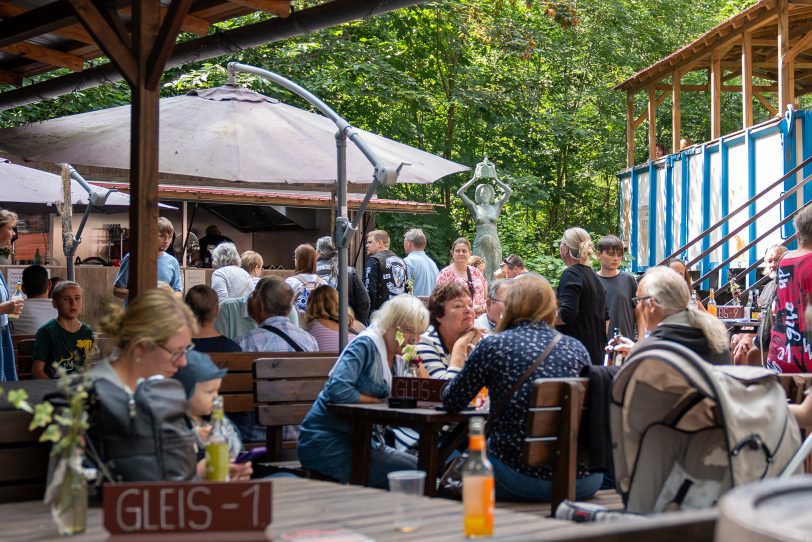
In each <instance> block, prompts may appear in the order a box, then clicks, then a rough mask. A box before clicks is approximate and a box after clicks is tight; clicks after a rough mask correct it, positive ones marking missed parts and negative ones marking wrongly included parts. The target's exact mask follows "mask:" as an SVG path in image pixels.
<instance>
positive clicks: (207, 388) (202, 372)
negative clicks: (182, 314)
mask: <svg viewBox="0 0 812 542" xmlns="http://www.w3.org/2000/svg"><path fill="white" fill-rule="evenodd" d="M186 359H187V363H186V366H185V367H182V368H180V369H179V370H178V372H177V373H175V375H174V376H173V378H176V379H177V380H179V381H180V382H181V384H183V388H184V389H185V390H186V397H187V399H189V418H191V420H192V424H193V426H194V430H195V435H196V436H197V440H198V447H199V448H200V450H203V449H204V448H205V444H206V440H207V439H208V437H209V433H210V432H211V424H210V423H208V421H207V419H208V417H209V416H210V415H211V412H212V403H213V401H214V398H215V397H216V396H217V393H218V392H219V391H220V386H221V385H222V383H223V377H224V376H225V375H226V373H227V372H228V370H227V369H220V368H219V367H218V366H217V365H215V364H214V362H213V361H212V359H211V357H210V356H209V355H207V354H204V353H202V352H196V351H195V350H191V351H190V352H189V353H188V354H187V355H186ZM223 422H224V424H223V430H224V432H225V434H226V440H227V441H228V450H229V455H230V456H231V458H232V462H231V466H230V468H229V471H230V473H229V475H230V476H229V477H230V479H231V480H248V479H250V478H251V474H252V469H251V462H250V461H248V462H245V463H234V462H233V458H235V457H237V455H238V454H239V453H240V452H241V451H242V441H241V440H240V436H239V433H238V432H237V428H236V427H235V426H234V424H233V423H231V421H230V420H229V419H228V418H225V419H224V420H223ZM198 470H199V469H198Z"/></svg>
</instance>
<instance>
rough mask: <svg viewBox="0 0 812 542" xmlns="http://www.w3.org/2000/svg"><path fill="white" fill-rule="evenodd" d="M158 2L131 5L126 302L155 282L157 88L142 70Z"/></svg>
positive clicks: (154, 32) (157, 21) (152, 37)
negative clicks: (133, 77)
mask: <svg viewBox="0 0 812 542" xmlns="http://www.w3.org/2000/svg"><path fill="white" fill-rule="evenodd" d="M160 7H161V4H160V1H159V0H143V1H141V2H135V3H134V4H133V31H132V34H133V53H134V57H135V62H136V65H137V77H136V81H135V84H134V85H133V86H132V124H131V131H130V189H131V195H130V197H131V198H132V201H133V202H135V203H136V204H135V205H130V250H131V252H132V255H131V256H130V282H129V289H130V299H133V298H134V297H135V296H137V295H138V294H139V293H140V292H143V291H145V290H147V289H149V288H155V286H156V284H157V283H158V263H157V257H158V252H157V250H156V249H155V248H156V247H155V244H156V243H157V239H158V99H159V98H160V93H159V90H158V86H157V85H155V86H148V85H147V76H148V73H149V72H150V70H149V69H148V66H147V59H148V58H149V54H150V51H151V50H152V46H153V44H154V43H155V39H156V37H157V35H158V28H159V25H160V19H159V17H160Z"/></svg>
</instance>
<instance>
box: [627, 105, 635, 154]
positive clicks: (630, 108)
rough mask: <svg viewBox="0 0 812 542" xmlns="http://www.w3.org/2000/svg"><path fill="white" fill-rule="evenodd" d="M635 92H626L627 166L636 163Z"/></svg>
mask: <svg viewBox="0 0 812 542" xmlns="http://www.w3.org/2000/svg"><path fill="white" fill-rule="evenodd" d="M635 128H636V126H635V125H634V93H632V92H628V93H627V94H626V167H632V166H633V165H634V129H635Z"/></svg>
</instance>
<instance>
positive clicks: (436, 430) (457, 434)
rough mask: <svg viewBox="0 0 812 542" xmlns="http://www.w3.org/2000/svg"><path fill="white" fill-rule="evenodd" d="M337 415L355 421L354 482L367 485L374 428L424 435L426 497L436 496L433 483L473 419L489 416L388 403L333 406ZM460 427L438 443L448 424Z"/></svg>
mask: <svg viewBox="0 0 812 542" xmlns="http://www.w3.org/2000/svg"><path fill="white" fill-rule="evenodd" d="M328 408H329V409H330V411H331V412H333V413H334V414H336V415H338V416H340V417H342V418H346V419H349V420H351V421H352V428H353V436H352V438H353V440H352V472H351V474H350V483H353V484H358V485H366V483H367V481H368V480H369V463H370V452H371V449H372V426H373V425H389V426H391V427H411V428H413V429H416V430H417V432H418V434H419V435H420V440H419V441H418V445H417V468H418V470H422V471H425V472H426V496H428V497H433V496H435V495H436V493H437V486H436V484H435V483H433V482H432V481H434V480H436V479H437V477H438V476H439V474H440V467H441V466H442V464H443V461H445V459H446V458H448V455H449V454H450V453H451V452H452V451H453V450H454V449H455V448H456V447H457V445H459V444H460V443H461V442H462V440H463V439H464V438H465V436H466V435H467V434H468V419H469V418H470V417H471V416H487V415H488V412H487V411H474V410H470V411H469V410H466V411H463V412H460V413H457V414H450V413H448V412H445V411H442V410H435V409H432V408H389V406H388V405H387V404H385V403H366V404H365V403H356V404H351V405H339V404H331V405H329V406H328ZM455 423H456V424H457V426H456V428H454V430H453V431H451V433H449V434H448V435H446V436H445V437H444V439H443V443H442V445H440V444H439V443H438V437H439V434H440V430H441V429H442V428H443V426H445V425H449V424H455Z"/></svg>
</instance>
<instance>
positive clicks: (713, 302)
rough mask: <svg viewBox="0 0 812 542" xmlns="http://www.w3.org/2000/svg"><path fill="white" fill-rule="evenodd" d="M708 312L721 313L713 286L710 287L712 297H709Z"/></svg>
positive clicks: (714, 314)
mask: <svg viewBox="0 0 812 542" xmlns="http://www.w3.org/2000/svg"><path fill="white" fill-rule="evenodd" d="M708 314H711V315H713V316H718V315H719V309H717V308H716V292H714V291H713V288H711V289H710V299H708Z"/></svg>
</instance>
